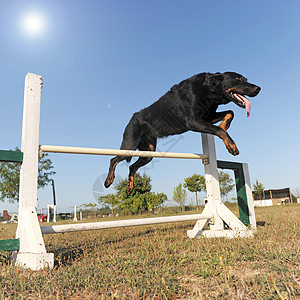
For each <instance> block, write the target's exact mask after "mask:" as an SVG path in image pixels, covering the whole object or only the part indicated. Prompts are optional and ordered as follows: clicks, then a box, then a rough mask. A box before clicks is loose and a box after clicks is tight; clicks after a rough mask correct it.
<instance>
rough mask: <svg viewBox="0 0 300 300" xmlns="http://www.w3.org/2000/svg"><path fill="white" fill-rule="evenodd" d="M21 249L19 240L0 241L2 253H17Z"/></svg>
mask: <svg viewBox="0 0 300 300" xmlns="http://www.w3.org/2000/svg"><path fill="white" fill-rule="evenodd" d="M19 248H20V240H19V239H8V240H0V251H17V250H19Z"/></svg>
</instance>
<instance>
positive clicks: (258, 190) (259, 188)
mask: <svg viewBox="0 0 300 300" xmlns="http://www.w3.org/2000/svg"><path fill="white" fill-rule="evenodd" d="M264 190H265V187H264V186H263V184H262V183H260V182H258V180H257V179H256V181H255V183H254V184H253V193H254V194H255V195H257V197H258V200H262V199H263V195H264Z"/></svg>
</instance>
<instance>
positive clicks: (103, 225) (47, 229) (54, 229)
mask: <svg viewBox="0 0 300 300" xmlns="http://www.w3.org/2000/svg"><path fill="white" fill-rule="evenodd" d="M212 218H213V215H202V214H195V215H182V216H171V217H157V218H144V219H133V220H121V221H107V222H93V223H78V224H66V225H53V226H42V227H41V231H42V234H51V233H63V232H73V231H87V230H98V229H108V228H119V227H128V226H142V225H153V224H162V223H174V222H183V221H194V220H201V219H212Z"/></svg>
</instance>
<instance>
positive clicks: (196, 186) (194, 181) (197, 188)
mask: <svg viewBox="0 0 300 300" xmlns="http://www.w3.org/2000/svg"><path fill="white" fill-rule="evenodd" d="M183 186H184V187H185V188H187V189H188V190H189V191H190V192H192V193H196V205H197V210H199V202H198V195H197V193H200V192H201V191H205V177H204V176H202V175H197V174H194V175H193V176H191V177H187V178H185V179H184V184H183Z"/></svg>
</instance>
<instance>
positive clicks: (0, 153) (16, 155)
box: [0, 150, 23, 163]
mask: <svg viewBox="0 0 300 300" xmlns="http://www.w3.org/2000/svg"><path fill="white" fill-rule="evenodd" d="M0 161H9V162H19V163H21V162H23V152H18V151H12V150H9V151H7V150H0Z"/></svg>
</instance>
